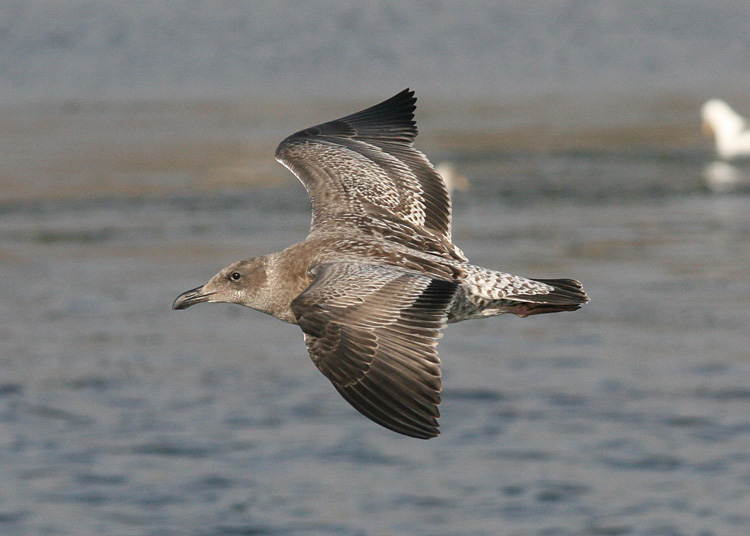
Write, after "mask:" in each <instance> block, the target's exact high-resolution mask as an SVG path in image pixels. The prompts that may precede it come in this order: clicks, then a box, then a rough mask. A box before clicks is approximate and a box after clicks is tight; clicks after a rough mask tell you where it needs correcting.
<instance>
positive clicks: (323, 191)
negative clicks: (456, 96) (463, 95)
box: [276, 89, 451, 242]
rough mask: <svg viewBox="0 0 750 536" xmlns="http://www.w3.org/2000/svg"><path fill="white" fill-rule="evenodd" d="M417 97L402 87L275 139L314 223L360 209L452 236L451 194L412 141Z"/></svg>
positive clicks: (279, 156) (337, 221)
mask: <svg viewBox="0 0 750 536" xmlns="http://www.w3.org/2000/svg"><path fill="white" fill-rule="evenodd" d="M416 100H417V99H416V98H415V97H414V92H413V91H410V90H408V89H407V90H404V91H402V92H401V93H399V94H397V95H395V96H394V97H391V98H390V99H388V100H386V101H384V102H382V103H380V104H377V105H375V106H372V107H370V108H367V109H366V110H363V111H361V112H358V113H355V114H352V115H348V116H346V117H342V118H341V119H337V120H335V121H330V122H328V123H324V124H321V125H318V126H315V127H311V128H308V129H305V130H302V131H300V132H297V133H296V134H292V135H291V136H289V137H288V138H286V139H285V140H284V141H282V142H281V144H280V145H279V147H278V148H277V149H276V159H277V160H278V161H279V162H281V163H282V164H284V165H285V166H286V167H287V168H289V169H290V170H291V171H292V172H293V173H294V174H295V175H296V176H297V177H298V178H299V180H300V181H301V182H302V184H304V185H305V188H307V191H308V193H309V194H310V199H311V201H312V207H313V218H312V228H313V230H315V229H316V228H319V227H321V226H325V225H327V224H330V225H340V222H341V221H342V216H346V215H360V214H366V215H369V216H371V217H373V218H374V219H378V218H382V219H384V220H390V221H393V220H395V221H396V222H398V221H401V222H405V223H406V224H407V225H408V226H409V228H412V229H415V230H417V231H418V232H419V231H420V230H421V232H424V233H425V234H427V235H430V236H436V237H438V238H440V239H445V240H447V241H448V242H450V239H451V202H450V197H449V195H448V191H447V189H446V187H445V182H444V181H443V179H442V178H441V177H440V176H439V175H438V174H437V172H436V171H435V170H434V169H433V167H432V165H431V164H430V163H429V161H428V160H427V158H426V157H425V156H424V155H423V154H422V153H421V152H419V151H417V150H416V149H414V147H413V146H412V145H413V143H414V139H415V138H416V136H417V127H416V124H415V122H414V110H415V108H416V106H415V103H416ZM343 221H345V218H344V219H343ZM334 222H335V223H334Z"/></svg>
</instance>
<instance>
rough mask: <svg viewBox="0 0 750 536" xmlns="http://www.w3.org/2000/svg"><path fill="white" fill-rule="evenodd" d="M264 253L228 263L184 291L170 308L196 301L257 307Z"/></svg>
mask: <svg viewBox="0 0 750 536" xmlns="http://www.w3.org/2000/svg"><path fill="white" fill-rule="evenodd" d="M266 265H267V257H255V258H252V259H248V260H245V261H238V262H235V263H233V264H230V265H229V266H227V267H226V268H224V269H223V270H221V271H220V272H219V273H218V274H216V275H215V276H213V277H212V278H211V279H210V280H209V281H208V283H206V284H205V285H203V286H202V287H197V288H194V289H191V290H188V291H187V292H183V293H182V294H180V295H179V296H177V299H176V300H175V301H174V303H173V304H172V309H187V308H188V307H190V306H191V305H195V304H196V303H204V302H208V303H237V304H240V305H245V306H247V307H253V308H254V309H259V308H260V307H259V305H260V304H259V302H260V295H261V294H262V293H263V290H264V288H265V283H266V280H267V277H268V276H267V273H266V268H267V266H266Z"/></svg>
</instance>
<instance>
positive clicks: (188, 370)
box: [0, 0, 750, 536]
mask: <svg viewBox="0 0 750 536" xmlns="http://www.w3.org/2000/svg"><path fill="white" fill-rule="evenodd" d="M748 17H750V8H748V4H747V3H746V2H744V1H736V2H735V1H717V2H712V3H706V2H649V3H644V2H572V1H563V2H509V1H506V2H477V3H460V4H459V3H451V2H420V3H406V2H399V3H395V2H394V3H388V2H381V3H371V4H368V7H361V8H360V7H357V6H356V5H354V4H351V3H343V2H333V1H328V2H324V1H320V2H306V3H300V4H296V3H295V4H293V5H292V4H291V3H286V2H263V3H260V2H258V3H255V2H249V3H244V2H236V3H233V2H195V3H193V2H161V1H156V2H122V3H116V2H109V1H107V2H95V3H92V2H82V1H66V2H52V1H39V0H36V1H27V2H3V3H0V277H1V278H2V286H1V287H0V288H2V297H0V318H1V319H2V322H0V534H2V535H5V534H8V535H16V534H19V535H27V534H28V535H34V536H36V535H79V536H80V535H83V536H88V535H144V536H146V535H148V536H156V535H159V536H162V535H164V536H177V535H194V536H218V535H249V534H254V535H268V536H280V535H285V536H287V535H288V536H291V535H295V536H296V535H304V536H312V535H315V536H339V535H340V536H344V535H346V536H350V535H355V536H383V535H387V536H396V535H404V534H415V535H425V536H427V535H430V536H495V535H501V536H506V535H508V536H526V535H534V536H552V535H554V536H558V535H559V536H573V535H576V536H577V535H597V536H613V535H617V536H619V535H628V536H646V535H649V536H667V535H669V536H673V535H674V536H683V535H684V536H725V535H726V536H737V535H743V534H747V533H749V532H750V347H749V346H748V343H750V339H749V338H748V335H747V332H748V319H750V270H748V267H749V266H750V210H749V209H750V197H748V195H747V188H748V184H749V183H750V169H749V168H748V167H747V164H743V163H742V162H731V163H727V162H717V161H715V158H714V156H713V151H712V147H711V143H710V140H708V139H704V138H702V137H701V134H700V130H699V127H700V125H699V118H698V108H699V106H700V104H701V102H702V100H703V99H705V98H707V97H709V96H717V95H718V96H723V97H725V98H729V97H732V96H733V97H734V99H733V100H732V104H733V105H735V106H736V107H737V108H738V110H740V111H742V112H744V113H745V115H748V114H750V95H748V94H747V92H746V91H745V88H747V87H748V78H750V69H748V61H750V60H748V57H750V56H748V54H747V50H748V48H749V47H748V40H749V39H750V37H749V36H748V34H747V31H746V28H747V21H748ZM407 85H408V86H412V87H413V88H415V89H416V90H417V92H418V97H419V99H420V100H419V109H418V112H417V120H418V122H419V127H420V133H421V134H420V137H419V138H418V140H417V145H418V147H419V148H421V149H422V150H423V151H425V152H426V153H427V154H428V156H429V157H430V158H431V159H432V160H433V161H434V162H438V161H443V160H450V161H452V162H453V163H454V164H455V165H456V166H457V168H458V169H459V171H461V172H462V173H463V174H465V175H466V176H467V177H468V178H469V181H470V188H469V189H468V190H467V191H459V192H456V194H455V197H454V208H455V214H454V238H455V241H456V243H457V244H458V245H459V246H460V247H461V248H462V249H463V250H464V251H465V252H466V253H467V254H468V256H469V257H470V258H471V259H472V260H473V261H474V262H476V263H477V264H481V265H484V266H487V267H492V268H497V269H502V270H505V271H510V272H513V273H518V274H522V275H527V276H532V277H575V278H578V279H580V280H581V281H582V282H583V283H584V286H585V288H586V289H587V291H588V292H589V294H590V296H591V298H592V302H591V303H590V304H588V305H587V306H585V307H584V308H583V309H581V310H580V311H577V312H574V313H560V314H555V315H544V316H537V317H531V318H527V319H519V318H516V317H500V318H492V319H487V320H483V321H471V322H465V323H461V324H457V325H451V326H450V327H449V328H448V329H447V330H446V334H445V337H444V338H443V339H442V340H441V343H440V355H441V358H442V360H443V371H444V396H443V405H442V407H441V411H442V418H441V425H442V434H441V436H440V437H438V438H436V439H434V440H430V441H426V442H425V441H419V440H414V439H410V438H407V437H402V436H399V435H397V434H394V433H392V432H389V431H388V430H385V429H383V428H381V427H379V426H377V425H375V424H373V423H371V422H370V421H368V420H367V419H365V418H364V417H362V416H361V415H359V414H358V413H357V412H356V411H354V410H353V409H352V408H350V407H349V406H348V404H346V402H345V401H344V400H343V399H341V398H340V396H339V395H338V394H337V393H336V392H335V390H334V389H333V387H332V386H331V385H330V383H329V382H328V380H326V379H325V378H324V377H323V376H322V375H321V374H320V373H319V372H318V371H317V369H316V368H315V366H314V365H313V364H312V362H311V361H310V359H309V357H308V356H307V353H306V351H305V347H304V344H303V341H302V335H301V333H300V330H299V328H297V327H296V326H292V325H288V324H284V323H281V322H279V321H277V320H275V319H273V318H270V317H267V316H265V315H263V314H261V313H258V312H255V311H251V310H249V309H244V308H241V307H237V306H229V305H202V306H198V307H194V308H191V309H189V310H187V311H181V312H175V311H172V310H171V309H170V306H171V303H172V301H173V299H174V298H175V297H176V296H177V295H178V294H179V293H181V292H182V291H184V290H186V289H189V288H192V287H194V286H196V285H198V284H201V283H203V282H204V281H205V280H206V279H208V278H209V277H210V276H212V275H213V274H214V273H215V272H216V271H217V270H218V269H219V268H221V267H223V266H224V265H226V264H228V263H229V262H231V261H234V260H237V259H239V258H243V257H249V256H252V255H256V254H262V253H267V252H270V251H275V250H278V249H280V248H282V247H284V246H286V245H288V244H290V243H292V242H294V241H298V240H302V239H303V238H304V237H305V235H306V232H307V228H308V225H309V218H310V215H309V202H308V200H307V196H306V193H305V191H304V188H303V187H302V186H301V185H300V184H299V183H298V182H297V181H296V180H295V179H294V178H293V177H292V176H291V175H290V174H289V173H288V172H287V171H286V170H285V169H284V168H283V167H282V166H280V165H279V164H277V163H276V162H275V161H274V160H273V150H274V148H275V146H276V144H277V143H278V141H280V140H281V139H282V138H283V137H284V136H285V135H287V134H289V133H291V132H293V131H295V130H298V129H300V128H303V127H306V126H309V125H311V124H314V123H315V122H319V121H322V120H327V119H332V118H334V117H338V116H340V115H343V114H346V113H350V112H353V111H355V110H356V109H358V108H359V107H360V106H364V105H368V104H373V103H374V102H376V101H377V100H379V99H382V98H386V97H388V96H390V95H391V94H392V93H395V92H396V91H398V90H400V89H402V87H405V86H407ZM727 176H730V177H732V178H733V179H734V182H732V183H727V182H720V183H718V184H720V186H718V187H717V181H719V180H720V179H721V177H727Z"/></svg>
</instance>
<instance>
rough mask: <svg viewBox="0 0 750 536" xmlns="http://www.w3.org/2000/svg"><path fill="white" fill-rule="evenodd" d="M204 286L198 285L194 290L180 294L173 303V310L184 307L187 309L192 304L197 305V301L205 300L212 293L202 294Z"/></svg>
mask: <svg viewBox="0 0 750 536" xmlns="http://www.w3.org/2000/svg"><path fill="white" fill-rule="evenodd" d="M202 289H203V287H197V288H194V289H192V290H188V291H187V292H183V293H182V294H180V295H179V296H177V299H175V301H174V302H173V303H172V310H173V311H180V310H182V309H187V308H188V307H190V306H191V305H195V304H196V303H201V302H204V301H206V300H207V299H208V296H209V295H210V294H202V293H201V290H202Z"/></svg>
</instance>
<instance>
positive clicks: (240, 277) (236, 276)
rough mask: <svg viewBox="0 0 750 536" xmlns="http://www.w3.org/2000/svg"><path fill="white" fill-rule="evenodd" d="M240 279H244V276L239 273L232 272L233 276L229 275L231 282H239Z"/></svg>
mask: <svg viewBox="0 0 750 536" xmlns="http://www.w3.org/2000/svg"><path fill="white" fill-rule="evenodd" d="M240 279H242V274H241V273H239V272H232V273H231V274H229V280H230V281H235V282H236V281H239V280H240Z"/></svg>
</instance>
